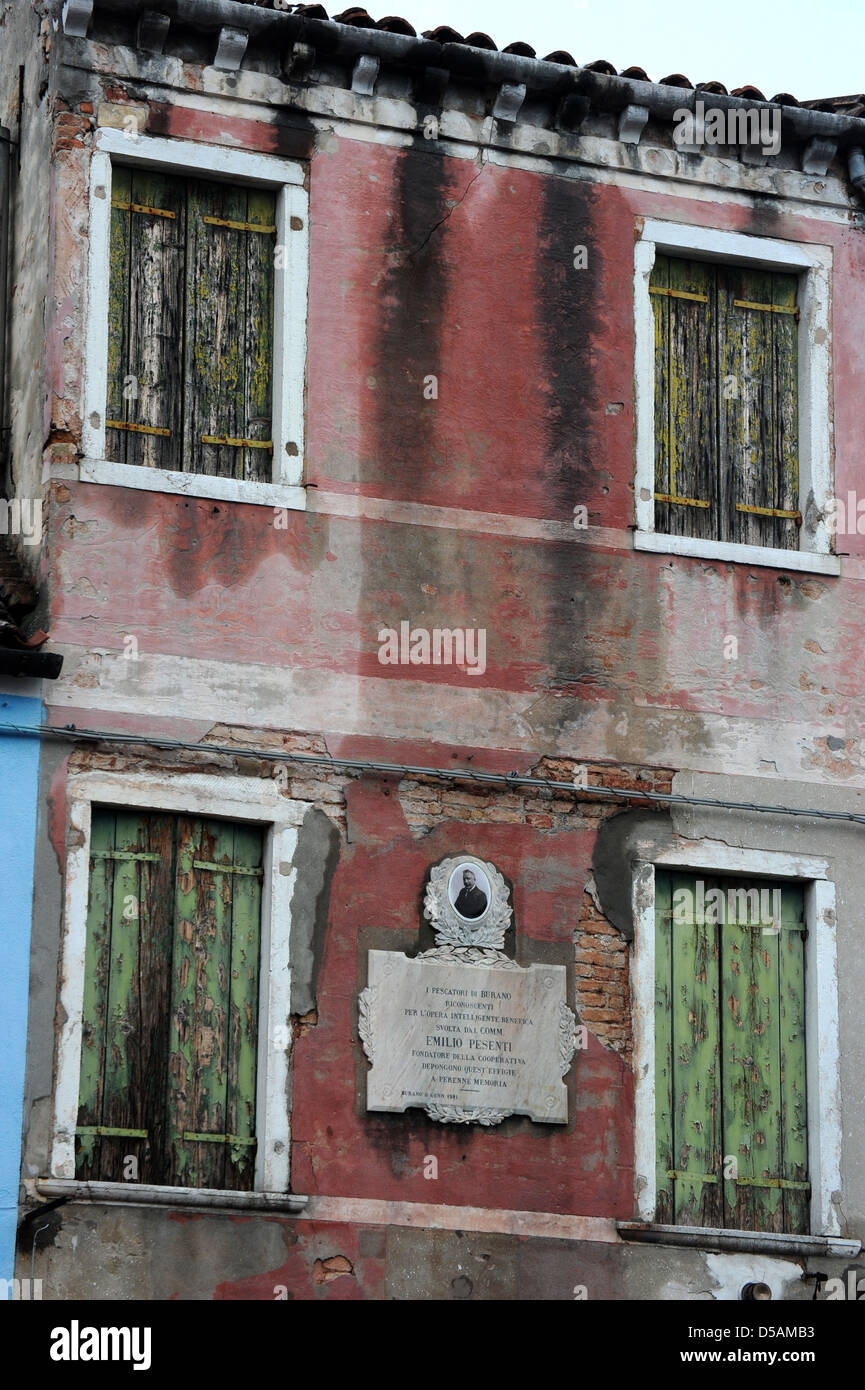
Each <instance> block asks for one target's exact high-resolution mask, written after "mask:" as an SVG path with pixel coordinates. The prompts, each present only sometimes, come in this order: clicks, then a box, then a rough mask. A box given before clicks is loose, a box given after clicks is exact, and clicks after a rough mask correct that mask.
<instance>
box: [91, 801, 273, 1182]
mask: <svg viewBox="0 0 865 1390" xmlns="http://www.w3.org/2000/svg"><path fill="white" fill-rule="evenodd" d="M262 848H263V834H262V830H261V828H260V827H257V826H254V825H248V824H232V823H231V822H228V821H220V820H212V819H204V818H200V817H190V816H184V815H170V814H161V813H141V812H135V811H130V812H126V811H118V810H112V809H107V808H94V810H93V814H92V824H91V843H90V877H89V883H90V891H89V902H88V909H87V924H86V957H85V972H84V1000H83V1017H82V1039H81V1070H80V1088H79V1110H78V1123H77V1126H76V1164H75V1176H76V1177H77V1178H80V1179H82V1180H99V1181H107V1182H112V1181H114V1182H120V1181H123V1180H124V1179H125V1178H128V1177H129V1176H130V1171H129V1170H128V1168H127V1164H128V1160H129V1158H133V1159H134V1160H135V1161H136V1163H135V1170H134V1172H132V1174H131V1176H133V1177H134V1178H135V1179H136V1180H137V1181H139V1182H143V1183H152V1184H162V1185H168V1186H182V1187H204V1188H235V1189H251V1188H252V1186H253V1174H254V1169H255V1148H256V1143H257V1140H256V1081H257V1078H256V1069H257V1053H258V997H259V970H260V935H261V895H262V877H263V869H262Z"/></svg>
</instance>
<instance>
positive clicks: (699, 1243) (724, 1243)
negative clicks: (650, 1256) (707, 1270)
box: [616, 1221, 862, 1259]
mask: <svg viewBox="0 0 865 1390" xmlns="http://www.w3.org/2000/svg"><path fill="white" fill-rule="evenodd" d="M616 1230H617V1231H618V1233H619V1235H620V1236H621V1238H622V1240H631V1241H638V1242H641V1243H644V1244H649V1245H686V1246H696V1247H697V1248H699V1249H701V1250H738V1251H744V1252H745V1253H746V1254H750V1255H757V1254H759V1255H778V1256H784V1255H799V1256H803V1255H804V1256H808V1255H827V1256H834V1257H835V1258H837V1259H855V1257H856V1256H857V1255H858V1254H859V1252H860V1250H861V1249H862V1242H861V1240H844V1239H842V1237H841V1236H792V1235H790V1236H787V1235H776V1234H775V1233H774V1232H769V1231H766V1232H764V1231H734V1230H724V1229H722V1228H721V1227H715V1226H662V1225H656V1224H655V1223H654V1222H649V1221H617V1222H616Z"/></svg>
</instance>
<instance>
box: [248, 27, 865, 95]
mask: <svg viewBox="0 0 865 1390" xmlns="http://www.w3.org/2000/svg"><path fill="white" fill-rule="evenodd" d="M239 2H240V3H241V4H246V5H256V6H257V7H258V8H260V9H274V10H284V11H288V12H290V13H291V14H295V15H300V16H302V17H303V18H304V19H321V20H327V19H329V18H332V19H333V20H334V21H335V22H336V23H337V24H348V25H350V26H352V27H353V28H356V29H382V30H385V31H386V32H388V33H391V34H404V35H405V36H406V37H408V38H416V37H417V31H416V30H415V29H414V27H413V26H412V25H411V24H410V23H409V21H408V20H407V19H403V18H402V17H401V16H400V15H387V16H386V17H385V18H384V19H378V20H376V19H373V18H372V17H371V15H370V14H369V13H368V11H367V10H365V9H364V8H363V7H362V6H360V5H351V6H349V8H348V9H345V10H342V11H341V12H340V13H339V14H335V15H333V16H329V15H328V13H327V10H326V9H325V7H324V6H323V5H318V4H287V3H286V0H239ZM423 37H424V38H425V39H431V40H433V41H434V42H435V43H459V44H466V45H468V46H469V47H470V48H480V49H484V50H486V51H487V52H493V53H494V52H497V51H501V52H502V53H513V54H515V55H517V56H518V57H522V58H535V57H536V56H537V54H536V52H535V50H534V49H533V48H532V47H531V45H530V44H527V43H522V42H516V43H509V44H507V45H506V46H505V47H504V48H502V49H501V50H499V49H498V48H497V45H496V43H495V42H494V41H493V39H491V38H490V36H489V34H484V33H481V32H480V31H477V30H475V31H474V32H472V33H470V34H468V35H467V37H466V38H463V37H462V35H461V34H459V33H458V32H457V31H456V29H452V28H451V27H450V25H447V24H441V25H439V26H438V27H437V28H435V29H429V30H426V31H424V34H423ZM544 62H546V63H559V64H561V65H562V66H568V67H577V66H578V64H577V62H576V60H575V59H574V58H573V57H572V55H571V54H570V53H569V52H568V51H567V49H562V48H557V49H555V50H554V51H553V52H552V53H548V54H547V55H546V57H545V58H544ZM586 66H587V67H588V68H589V70H590V71H592V72H600V73H607V74H609V75H610V76H611V77H612V76H616V69H615V68H614V67H613V64H612V63H609V62H607V61H606V59H598V60H597V61H596V62H594V63H588V64H586ZM618 75H619V76H621V77H626V78H629V79H630V80H631V81H633V82H650V81H653V80H654V79H652V78H650V77H649V75H648V73H647V72H646V71H645V69H644V68H641V67H636V66H632V67H627V68H624V69H623V70H622V72H621V73H620V74H618ZM659 80H660V82H661V83H662V84H663V85H665V86H668V87H681V88H683V89H684V90H688V91H693V90H696V91H698V92H715V93H719V94H723V95H727V88H726V87H725V86H724V84H723V83H722V82H715V81H712V82H698V83H696V87H695V84H694V83H693V82H692V81H691V80H690V78H688V77H686V76H685V75H684V74H683V73H680V72H677V73H671V74H670V75H669V76H667V77H662V78H660V79H659ZM731 95H732V96H737V97H745V98H747V99H748V100H750V101H766V99H767V98H766V97H765V96H764V94H763V93H762V92H761V91H760V88H759V87H755V86H753V85H750V84H746V85H745V86H742V87H734V88H733V90H732V93H731ZM772 101H773V102H778V103H781V104H782V105H786V106H799V105H801V106H807V107H810V108H811V109H812V110H816V111H830V112H834V113H836V114H839V113H840V114H843V115H851V116H854V115H855V116H861V115H865V94H860V95H858V96H855V97H826V98H823V99H821V100H819V101H803V102H799V101H797V100H796V98H795V97H794V96H791V94H790V93H789V92H779V93H778V94H777V96H774V97H773V98H772Z"/></svg>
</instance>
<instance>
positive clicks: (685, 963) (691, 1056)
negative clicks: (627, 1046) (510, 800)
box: [655, 873, 808, 1233]
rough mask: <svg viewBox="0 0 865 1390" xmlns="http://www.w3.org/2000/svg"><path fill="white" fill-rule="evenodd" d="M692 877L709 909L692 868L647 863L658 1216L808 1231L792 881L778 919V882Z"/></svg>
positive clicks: (796, 895) (799, 930)
mask: <svg viewBox="0 0 865 1390" xmlns="http://www.w3.org/2000/svg"><path fill="white" fill-rule="evenodd" d="M701 882H702V885H703V901H704V902H705V899H706V898H707V897H709V895H710V894H711V893H712V892H713V890H719V891H720V894H721V898H722V902H723V908H722V911H721V913H720V914H719V915H720V919H721V920H720V921H718V922H717V923H715V922H714V920H713V918H712V914H711V910H707V911H704V912H703V914H702V915H703V919H704V920H703V921H700V920H699V914H698V911H697V909H698V892H697V879H696V878H695V876H693V875H680V874H666V873H657V874H656V938H655V940H656V947H655V949H656V956H655V977H656V1014H655V1078H656V1101H655V1126H656V1144H657V1192H658V1204H657V1219H658V1220H659V1221H663V1222H673V1223H674V1224H678V1225H699V1226H728V1227H733V1228H736V1229H742V1230H759V1231H787V1232H792V1233H800V1232H805V1231H807V1230H808V1184H807V1129H806V1110H805V1036H804V944H803V925H802V924H803V899H802V893H801V891H799V890H796V889H786V888H785V889H783V890H782V891H781V914H780V923H779V930H778V931H777V932H776V931H775V930H774V929H773V928H771V927H770V929H769V930H765V929H764V928H765V925H766V918H767V915H768V916H771V912H770V913H769V914H766V913H765V912H764V913H763V917H762V920H761V915H760V914H761V906H762V907H765V906H767V905H770V904H772V905H774V899H773V897H772V892H773V889H774V888H775V887H776V886H777V885H773V884H762V885H756V887H755V885H753V884H752V883H748V884H746V883H745V882H743V881H741V880H729V879H727V880H723V879H722V880H719V879H714V878H713V879H709V878H705V879H701ZM680 889H684V890H686V891H685V893H682V894H680V895H679V897H678V899H677V893H678V891H679V890H680ZM731 890H732V896H731ZM737 890H738V891H737ZM748 890H750V892H751V895H752V896H751V897H750V898H749V897H747V896H746V894H747V891H748ZM761 890H762V892H763V894H764V897H763V898H762V899H761V897H760V893H761ZM755 894H756V897H754V896H753V895H755ZM711 904H712V900H711V898H710V906H711ZM707 918H708V920H706V919H707Z"/></svg>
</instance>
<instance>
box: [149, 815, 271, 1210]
mask: <svg viewBox="0 0 865 1390" xmlns="http://www.w3.org/2000/svg"><path fill="white" fill-rule="evenodd" d="M261 852H262V838H261V832H260V831H259V830H256V829H255V828H252V829H247V828H245V827H241V826H232V825H231V824H229V823H228V822H226V821H211V820H207V821H202V820H188V819H185V818H182V819H181V820H180V822H179V827H178V845H177V865H178V875H177V892H176V936H175V942H176V945H175V954H174V966H173V971H172V995H171V1023H170V1043H169V1051H170V1062H169V1079H168V1084H169V1114H170V1123H171V1136H170V1151H169V1155H168V1173H169V1176H168V1178H167V1181H168V1182H170V1183H172V1184H179V1185H181V1186H184V1187H217V1188H223V1187H226V1188H251V1187H252V1179H253V1172H254V1167H255V1142H254V1136H255V1085H256V1056H257V1037H258V969H259V923H260V916H261V872H262V871H261Z"/></svg>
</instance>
